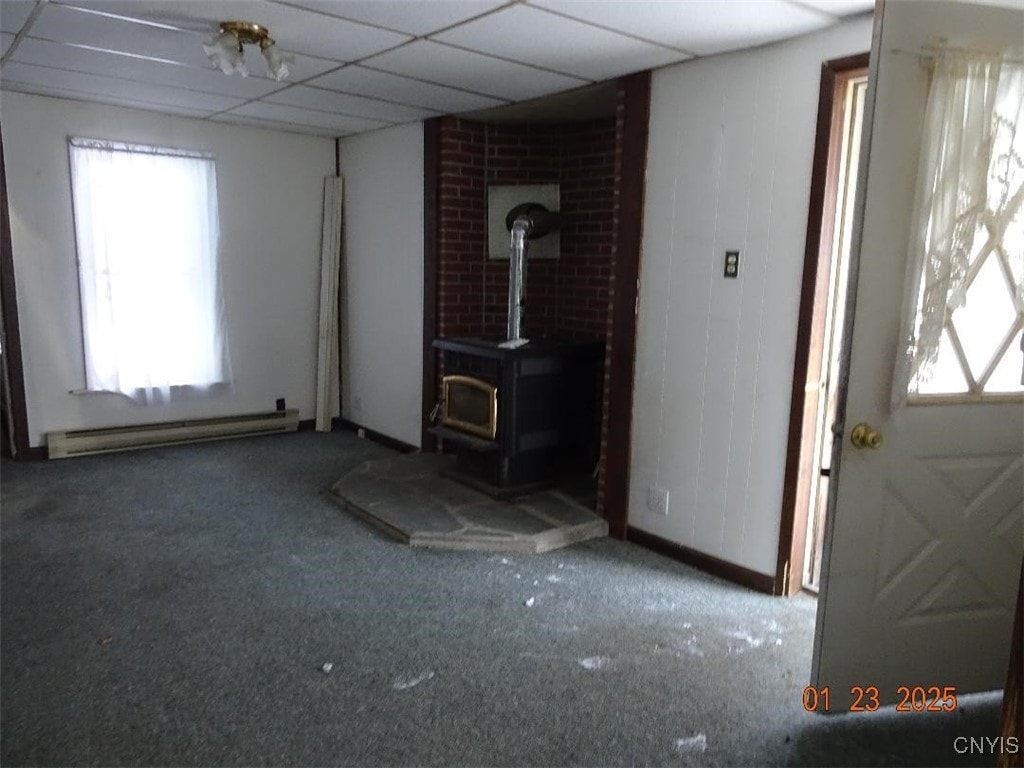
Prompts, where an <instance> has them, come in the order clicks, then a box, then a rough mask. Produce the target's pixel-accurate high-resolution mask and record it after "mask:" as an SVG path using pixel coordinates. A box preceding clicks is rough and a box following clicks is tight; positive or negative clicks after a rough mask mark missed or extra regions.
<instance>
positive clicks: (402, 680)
mask: <svg viewBox="0 0 1024 768" xmlns="http://www.w3.org/2000/svg"><path fill="white" fill-rule="evenodd" d="M433 676H434V673H433V672H424V673H423V674H422V675H417V676H416V677H399V678H398V679H396V680H395V682H394V684H393V685H392V686H391V687H392V688H394V689H395V690H396V691H406V690H408V689H410V688H413V687H415V686H417V685H419V684H420V683H423V682H426V681H427V680H429V679H430V678H432V677H433Z"/></svg>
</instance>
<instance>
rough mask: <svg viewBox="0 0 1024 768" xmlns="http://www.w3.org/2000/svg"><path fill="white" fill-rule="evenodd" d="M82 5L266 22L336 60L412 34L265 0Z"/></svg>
mask: <svg viewBox="0 0 1024 768" xmlns="http://www.w3.org/2000/svg"><path fill="white" fill-rule="evenodd" d="M78 4H80V5H82V6H83V7H88V8H95V9H98V10H102V11H104V12H107V13H120V14H123V15H130V16H133V17H137V18H140V19H148V20H150V21H156V22H160V23H169V24H174V25H176V26H179V27H182V28H184V29H199V28H207V29H211V30H212V29H214V28H215V27H216V24H217V22H218V21H225V20H229V19H242V20H245V21H254V22H256V23H258V24H262V25H263V26H265V27H267V29H268V30H269V31H270V35H271V37H273V38H274V40H275V41H276V42H277V44H278V45H279V46H280V47H281V48H282V50H285V51H288V52H293V53H302V54H306V55H308V56H318V57H320V58H325V59H333V60H335V61H353V60H355V59H360V58H363V57H364V56H370V55H372V54H375V53H378V52H380V51H383V50H387V49H388V48H392V47H394V46H396V45H399V44H401V43H402V42H404V41H406V40H409V39H410V38H409V36H407V35H403V34H399V33H397V32H390V31H388V30H384V29H378V28H376V27H369V26H366V25H365V24H357V23H355V22H351V21H346V20H344V19H339V18H337V17H335V16H325V15H324V14H322V13H313V12H310V11H307V10H302V9H300V8H295V7H292V6H287V5H279V4H277V3H271V2H266V1H265V0H204V2H181V1H180V0H178V1H177V2H175V1H174V0H138V1H137V2H135V1H134V0H133V1H132V2H124V1H123V0H122V1H121V2H118V1H117V0H81V2H79V3H78Z"/></svg>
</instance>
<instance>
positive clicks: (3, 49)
mask: <svg viewBox="0 0 1024 768" xmlns="http://www.w3.org/2000/svg"><path fill="white" fill-rule="evenodd" d="M12 42H14V35H9V34H8V33H6V32H0V56H3V55H5V54H6V53H7V47H8V46H9V45H10V44H11V43H12Z"/></svg>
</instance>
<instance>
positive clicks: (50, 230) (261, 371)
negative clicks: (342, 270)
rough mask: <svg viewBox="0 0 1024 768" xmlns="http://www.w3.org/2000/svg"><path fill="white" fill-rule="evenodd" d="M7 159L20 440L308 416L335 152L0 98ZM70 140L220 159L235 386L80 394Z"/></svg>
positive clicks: (185, 121)
mask: <svg viewBox="0 0 1024 768" xmlns="http://www.w3.org/2000/svg"><path fill="white" fill-rule="evenodd" d="M3 127H4V156H5V160H6V168H7V184H8V193H9V197H10V213H11V236H12V246H13V255H14V268H15V273H16V280H17V288H18V313H19V319H20V325H21V344H22V351H23V354H24V364H25V370H24V375H25V390H26V400H27V410H28V426H29V432H30V435H29V439H30V442H31V444H32V445H33V446H38V445H42V444H43V443H44V434H45V433H46V432H47V431H50V430H63V429H87V428H93V427H104V426H123V425H131V424H139V423H146V422H153V421H163V420H173V419H190V418H200V417H208V416H228V415H234V414H239V413H248V412H252V411H265V410H273V408H274V402H275V400H276V399H277V398H279V397H283V398H285V399H286V400H287V403H288V406H289V407H294V408H298V409H299V415H300V418H303V419H311V418H313V415H314V413H313V411H314V407H315V398H316V352H317V320H318V305H319V292H320V235H321V212H322V199H323V177H324V176H328V175H333V174H334V142H333V141H331V140H329V139H321V138H313V137H309V136H299V135H296V134H292V133H283V132H278V131H268V130H264V129H259V128H248V127H243V126H237V125H223V124H219V123H212V122H209V121H206V120H192V119H189V118H184V117H170V116H168V115H160V114H157V113H155V112H144V111H140V110H133V109H124V108H121V107H111V106H106V105H102V104H88V103H83V102H80V101H68V100H65V99H54V98H49V97H44V96H29V95H26V94H21V93H10V92H7V91H5V92H4V94H3ZM69 135H76V136H89V137H96V138H109V139H118V140H123V141H129V142H137V143H141V144H157V145H164V146H172V147H185V148H190V149H200V150H206V151H210V152H212V153H213V154H214V155H215V156H216V158H217V191H218V201H219V207H220V232H221V247H220V267H221V275H222V278H223V286H224V307H225V325H226V330H227V338H228V346H229V349H230V353H231V363H232V371H233V377H232V378H233V383H232V386H231V388H230V389H228V390H225V391H220V392H216V393H211V394H209V395H207V396H203V397H197V398H194V399H188V400H182V401H172V402H170V403H163V404H156V405H147V406H140V405H136V404H134V403H133V402H131V401H129V400H128V399H127V398H125V397H123V396H121V395H117V394H97V393H90V394H72V391H73V390H80V389H82V388H83V387H84V386H85V364H84V361H83V351H82V330H81V316H80V314H79V300H78V272H77V267H76V261H75V229H74V223H73V217H72V208H71V178H70V171H69V166H68V150H67V138H68V136H69Z"/></svg>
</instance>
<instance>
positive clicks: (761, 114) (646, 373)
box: [629, 18, 871, 574]
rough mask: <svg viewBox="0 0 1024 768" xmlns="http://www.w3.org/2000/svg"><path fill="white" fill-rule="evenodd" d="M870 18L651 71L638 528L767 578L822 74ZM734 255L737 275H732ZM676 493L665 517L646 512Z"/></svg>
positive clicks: (637, 418)
mask: <svg viewBox="0 0 1024 768" xmlns="http://www.w3.org/2000/svg"><path fill="white" fill-rule="evenodd" d="M870 46H871V20H870V19H869V18H862V19H856V20H853V21H849V22H846V23H843V24H841V25H838V26H835V27H832V28H830V29H828V30H826V31H823V32H820V33H816V34H813V35H808V36H804V37H800V38H797V39H795V40H791V41H787V42H784V43H780V44H777V45H773V46H769V47H765V48H760V49H757V50H753V51H747V52H740V53H734V54H725V55H722V56H714V57H710V58H707V59H701V60H698V61H694V62H689V63H684V64H680V65H676V66H673V67H668V68H665V69H662V70H658V71H656V72H655V73H654V77H653V82H652V93H651V120H650V134H649V144H648V160H647V186H646V198H645V199H646V202H645V207H646V210H645V214H644V235H643V252H642V256H641V277H640V279H641V285H640V311H639V317H638V331H637V334H638V337H637V357H636V373H635V392H634V406H633V407H634V412H633V446H632V457H631V470H630V502H629V522H630V525H632V526H634V527H636V528H638V529H641V530H644V531H648V532H650V533H653V534H656V535H658V536H661V537H663V538H666V539H669V540H672V541H675V542H678V543H680V544H683V545H685V546H687V547H690V548H692V549H695V550H699V551H700V552H703V553H706V554H710V555H713V556H715V557H718V558H720V559H723V560H726V561H729V562H732V563H736V564H738V565H741V566H743V567H746V568H748V569H751V570H753V571H757V572H760V573H764V574H774V572H775V560H776V552H777V547H778V535H779V518H780V514H781V503H782V484H783V472H784V468H785V459H786V441H787V431H788V419H789V399H790V391H791V386H792V378H793V358H794V348H795V345H796V320H797V309H798V306H799V301H800V279H801V270H802V265H803V258H804V238H805V235H806V225H807V207H808V198H809V190H810V177H811V160H812V153H813V150H814V135H815V124H816V115H817V102H818V87H819V82H820V74H821V63H822V62H823V61H825V60H828V59H833V58H838V57H841V56H846V55H850V54H855V53H863V52H867V51H868V50H869V48H870ZM726 250H739V251H740V252H741V256H740V272H739V277H738V278H737V279H733V280H727V279H725V278H724V277H723V275H722V271H723V261H724V257H725V251H726ZM649 486H658V487H661V488H665V489H667V490H668V491H669V509H668V515H667V516H660V515H655V514H652V513H651V512H649V511H648V509H647V491H648V487H649Z"/></svg>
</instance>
